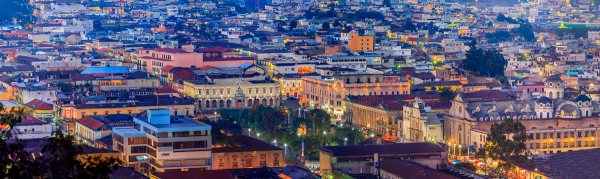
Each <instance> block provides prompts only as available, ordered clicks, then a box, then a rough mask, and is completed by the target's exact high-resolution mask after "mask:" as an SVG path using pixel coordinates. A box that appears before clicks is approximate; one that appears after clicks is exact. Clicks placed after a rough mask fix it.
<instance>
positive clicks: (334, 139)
mask: <svg viewBox="0 0 600 179" xmlns="http://www.w3.org/2000/svg"><path fill="white" fill-rule="evenodd" d="M363 140H365V136H364V135H363V134H362V132H361V131H360V130H356V129H354V128H350V127H337V128H335V131H334V133H333V135H332V136H331V144H332V145H334V146H335V145H344V142H346V145H355V144H357V143H359V142H361V141H363Z"/></svg>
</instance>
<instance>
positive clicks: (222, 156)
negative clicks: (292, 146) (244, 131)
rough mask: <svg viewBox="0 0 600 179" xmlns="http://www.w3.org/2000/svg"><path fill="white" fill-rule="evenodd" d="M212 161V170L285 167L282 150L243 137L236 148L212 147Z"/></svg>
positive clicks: (251, 138)
mask: <svg viewBox="0 0 600 179" xmlns="http://www.w3.org/2000/svg"><path fill="white" fill-rule="evenodd" d="M212 160H213V161H212V164H213V165H212V168H213V169H214V170H221V169H238V168H262V167H265V166H268V167H281V166H284V165H285V163H284V162H285V159H284V151H283V149H282V148H279V147H277V146H273V145H271V144H269V143H267V142H263V141H261V140H258V139H255V138H253V137H248V136H245V135H242V136H241V142H240V144H238V146H237V147H214V148H213V149H212Z"/></svg>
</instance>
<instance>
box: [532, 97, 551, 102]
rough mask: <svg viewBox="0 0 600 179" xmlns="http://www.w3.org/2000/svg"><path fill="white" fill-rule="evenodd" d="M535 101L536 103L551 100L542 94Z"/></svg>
mask: <svg viewBox="0 0 600 179" xmlns="http://www.w3.org/2000/svg"><path fill="white" fill-rule="evenodd" d="M535 102H536V103H542V104H548V103H552V100H550V98H548V97H546V96H542V97H540V99H538V100H537V101H535Z"/></svg>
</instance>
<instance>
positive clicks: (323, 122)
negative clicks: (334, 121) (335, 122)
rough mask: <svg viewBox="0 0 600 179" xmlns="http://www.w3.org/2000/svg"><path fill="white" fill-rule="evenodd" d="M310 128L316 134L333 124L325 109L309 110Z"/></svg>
mask: <svg viewBox="0 0 600 179" xmlns="http://www.w3.org/2000/svg"><path fill="white" fill-rule="evenodd" d="M309 120H310V124H311V126H310V128H311V129H312V131H313V134H314V135H319V134H321V133H322V132H323V131H326V130H327V128H329V126H330V125H331V116H329V114H328V113H327V111H325V110H323V109H312V110H310V112H309Z"/></svg>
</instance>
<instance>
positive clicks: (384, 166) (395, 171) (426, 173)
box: [369, 159, 459, 179]
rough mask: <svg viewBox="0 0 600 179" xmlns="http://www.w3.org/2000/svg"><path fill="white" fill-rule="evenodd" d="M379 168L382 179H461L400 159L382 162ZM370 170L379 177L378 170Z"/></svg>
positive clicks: (372, 168)
mask: <svg viewBox="0 0 600 179" xmlns="http://www.w3.org/2000/svg"><path fill="white" fill-rule="evenodd" d="M379 166H380V167H381V175H380V176H381V178H387V179H404V178H411V179H459V178H458V177H455V176H452V175H450V174H447V173H444V172H442V171H439V170H435V169H432V168H430V167H428V166H426V165H421V164H419V163H417V162H412V161H404V160H399V159H388V160H381V161H380V163H379ZM369 169H370V172H369V173H373V174H374V175H377V173H378V169H377V168H375V167H371V168H369Z"/></svg>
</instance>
